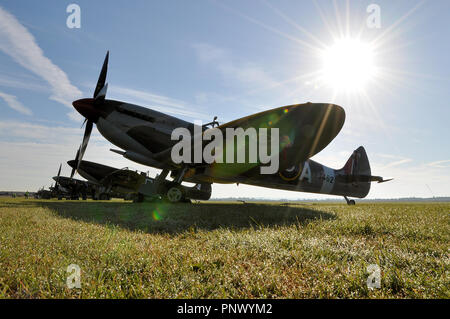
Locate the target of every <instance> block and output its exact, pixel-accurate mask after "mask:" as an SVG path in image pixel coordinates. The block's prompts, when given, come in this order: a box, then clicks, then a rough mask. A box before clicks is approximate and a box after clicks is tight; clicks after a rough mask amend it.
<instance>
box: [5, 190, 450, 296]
mask: <svg viewBox="0 0 450 319" xmlns="http://www.w3.org/2000/svg"><path fill="white" fill-rule="evenodd" d="M449 244H450V203H389V204H385V203H370V204H369V203H358V204H357V205H356V206H347V205H345V202H342V203H334V204H333V203H323V204H317V203H314V204H311V203H310V204H308V203H304V204H282V203H246V204H243V203H229V202H226V203H223V202H205V203H199V204H192V205H190V204H178V205H172V206H170V205H167V204H151V203H143V204H133V203H127V202H118V201H111V202H93V201H87V202H83V201H80V202H75V201H43V200H42V201H41V200H31V199H28V200H25V199H23V198H17V199H12V198H2V199H0V297H2V298H54V297H57V298H109V297H113V298H117V297H118V298H449V297H450V290H449V287H450V280H449V270H450V268H449V249H450V245H449ZM70 264H77V265H79V266H80V268H81V288H80V289H77V288H74V289H69V288H67V285H66V278H67V276H68V275H69V273H67V267H68V265H70ZM369 264H378V265H379V267H380V268H381V288H380V289H373V290H371V289H368V288H367V283H366V281H367V277H368V276H369V273H368V272H367V266H368V265H369Z"/></svg>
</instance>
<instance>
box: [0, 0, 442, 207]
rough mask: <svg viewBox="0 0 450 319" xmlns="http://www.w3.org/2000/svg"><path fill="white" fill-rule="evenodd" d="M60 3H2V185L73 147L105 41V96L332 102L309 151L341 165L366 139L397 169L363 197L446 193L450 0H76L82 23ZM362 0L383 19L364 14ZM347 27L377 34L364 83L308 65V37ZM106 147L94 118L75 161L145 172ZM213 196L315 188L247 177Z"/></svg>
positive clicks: (155, 103)
mask: <svg viewBox="0 0 450 319" xmlns="http://www.w3.org/2000/svg"><path fill="white" fill-rule="evenodd" d="M70 3H71V2H68V1H67V2H66V1H33V2H31V1H5V0H2V1H0V110H1V114H2V116H1V118H0V147H1V149H2V151H1V152H0V176H1V178H0V189H2V190H3V189H5V190H11V189H14V190H27V189H28V190H36V189H37V188H38V187H41V186H44V185H46V186H49V185H50V184H51V182H52V181H51V179H50V178H51V176H53V175H54V174H56V171H57V169H58V165H59V163H61V162H62V163H65V162H66V161H67V160H69V159H72V157H73V156H74V154H75V152H76V149H77V148H78V146H79V143H80V142H81V138H82V134H83V130H82V129H80V126H81V123H82V119H81V118H80V117H79V115H78V114H76V112H74V110H73V108H72V107H71V101H72V100H74V99H76V98H79V97H90V96H91V95H92V92H93V89H94V86H95V83H96V80H97V77H98V73H99V71H100V68H101V64H102V62H103V58H104V54H105V53H106V50H110V64H109V71H108V82H109V88H108V98H112V99H119V100H124V101H128V102H133V103H137V104H140V105H143V106H147V107H150V108H155V109H157V110H161V111H165V112H168V113H170V114H172V115H175V116H178V117H180V118H183V119H186V120H190V121H193V120H196V119H200V120H203V121H207V120H210V119H212V117H213V116H215V115H217V116H218V117H219V121H220V122H225V121H229V120H233V119H235V118H238V117H242V116H245V115H248V114H251V113H254V112H257V111H261V110H266V109H270V108H273V107H278V106H281V105H289V104H294V103H303V102H307V101H311V102H334V103H337V104H339V105H341V106H343V107H344V109H345V110H346V114H347V118H346V123H345V125H344V128H343V130H342V132H341V133H340V135H338V137H337V138H336V139H335V140H334V141H333V142H332V143H331V144H330V145H329V146H328V147H327V148H326V149H325V150H324V151H322V152H321V153H319V154H318V155H316V156H315V157H314V159H315V160H317V161H319V162H321V163H323V164H325V165H328V166H331V167H334V168H338V167H341V166H343V164H344V163H345V161H346V160H347V158H348V157H349V156H350V154H351V152H352V151H353V150H354V149H356V148H357V147H358V146H359V145H363V146H365V147H366V150H367V153H368V155H369V159H370V160H371V166H372V171H373V173H374V174H375V175H382V176H384V177H394V178H395V180H394V181H392V182H390V183H386V184H381V185H376V184H375V185H373V188H372V191H371V193H370V195H369V197H371V198H380V197H389V198H391V197H404V196H426V197H429V196H448V195H450V147H449V142H448V140H449V137H450V129H449V124H448V122H449V119H450V111H449V107H448V101H450V90H449V88H450V62H449V58H448V52H450V41H449V40H448V36H447V34H448V33H449V32H450V22H449V12H450V2H448V1H412V0H408V1H406V0H405V1H350V2H347V1H339V0H338V1H328V0H327V1H321V0H320V1H319V0H317V1H152V2H150V1H133V2H131V3H130V2H118V1H117V2H115V1H114V2H112V1H109V2H107V1H77V2H75V3H77V4H78V5H79V6H80V8H81V28H80V29H69V28H68V27H67V26H66V19H67V16H68V15H69V14H68V13H66V7H67V6H68V5H69V4H70ZM371 3H376V4H378V5H379V7H380V9H381V11H380V17H381V28H379V29H377V28H373V29H370V28H368V27H367V25H366V19H367V17H368V15H369V13H367V12H366V8H367V6H368V5H369V4H371ZM343 34H344V35H347V36H349V37H350V38H356V37H359V39H360V40H361V41H365V42H368V43H369V42H370V43H375V44H376V48H375V49H374V64H375V65H376V66H377V68H378V70H379V72H378V73H377V76H376V77H375V78H373V79H371V80H370V81H369V82H368V83H367V85H365V87H364V90H363V91H359V92H343V91H339V90H336V89H335V88H331V87H329V86H327V85H325V84H324V83H322V81H321V80H320V78H318V77H317V76H316V75H317V71H318V70H320V69H321V67H322V60H321V58H320V55H319V54H318V49H323V48H324V47H325V48H326V47H329V46H332V44H333V42H334V41H336V39H337V38H339V37H341V36H342V35H343ZM110 147H111V144H109V142H107V141H106V140H105V139H104V138H103V137H102V136H101V135H100V134H99V133H98V132H97V131H96V130H95V129H94V133H93V136H92V138H91V142H90V144H89V146H88V150H87V152H86V155H85V159H87V160H93V161H99V162H103V163H106V164H110V165H115V166H117V167H125V166H128V167H132V168H136V169H140V170H149V168H146V167H143V166H140V165H137V164H135V163H133V162H129V161H127V160H125V159H123V158H121V157H120V156H119V155H117V154H114V153H111V152H110V151H109V148H110ZM150 171H151V173H152V174H154V173H155V172H156V171H154V170H150ZM69 172H70V170H69V168H68V166H67V165H66V166H65V167H64V168H63V173H65V174H69ZM213 196H215V197H228V196H249V197H265V198H290V199H295V198H325V196H322V195H310V194H306V193H294V192H285V191H273V190H268V189H262V188H255V187H250V186H244V185H240V186H239V187H237V186H234V185H229V186H222V185H217V186H216V185H214V186H213Z"/></svg>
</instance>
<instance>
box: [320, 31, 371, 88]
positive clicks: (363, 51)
mask: <svg viewBox="0 0 450 319" xmlns="http://www.w3.org/2000/svg"><path fill="white" fill-rule="evenodd" d="M322 63H323V69H322V72H321V76H322V80H323V82H324V84H325V85H327V86H329V87H331V88H333V89H335V90H336V91H346V92H358V91H361V90H364V88H365V87H366V85H367V84H368V83H369V82H370V80H372V79H373V78H374V77H375V75H376V73H377V72H376V71H377V70H376V67H375V64H374V50H373V48H372V46H371V45H370V44H368V43H364V42H361V41H360V40H357V39H352V38H341V39H338V40H336V41H335V42H334V44H333V45H332V46H330V47H328V48H326V49H325V50H323V51H322Z"/></svg>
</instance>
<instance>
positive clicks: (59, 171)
mask: <svg viewBox="0 0 450 319" xmlns="http://www.w3.org/2000/svg"><path fill="white" fill-rule="evenodd" d="M61 166H62V164H59V170H58V175H57V176H58V177H59V175H60V174H61ZM58 181H59V178H57V179H56V183H55V189H56V190H57V189H58V186H59V185H58Z"/></svg>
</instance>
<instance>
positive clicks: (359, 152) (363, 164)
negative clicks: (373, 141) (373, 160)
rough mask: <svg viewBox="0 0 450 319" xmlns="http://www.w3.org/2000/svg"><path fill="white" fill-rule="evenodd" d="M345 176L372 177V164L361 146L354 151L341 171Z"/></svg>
mask: <svg viewBox="0 0 450 319" xmlns="http://www.w3.org/2000/svg"><path fill="white" fill-rule="evenodd" d="M341 171H343V173H344V174H345V175H353V176H360V175H365V176H370V174H371V172H370V164H369V158H368V157H367V153H366V150H365V149H364V147H362V146H360V147H358V148H357V149H356V150H354V151H353V153H352V155H351V156H350V158H349V159H348V161H347V163H345V165H344V167H343V168H342V169H341Z"/></svg>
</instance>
